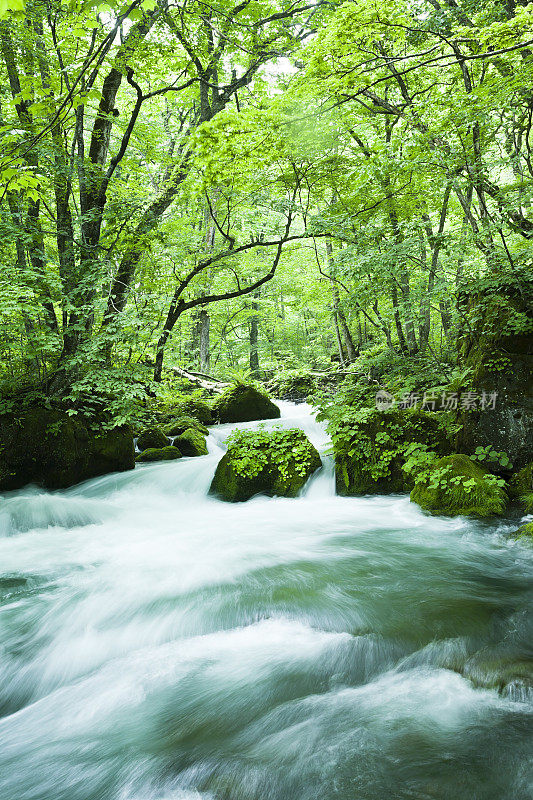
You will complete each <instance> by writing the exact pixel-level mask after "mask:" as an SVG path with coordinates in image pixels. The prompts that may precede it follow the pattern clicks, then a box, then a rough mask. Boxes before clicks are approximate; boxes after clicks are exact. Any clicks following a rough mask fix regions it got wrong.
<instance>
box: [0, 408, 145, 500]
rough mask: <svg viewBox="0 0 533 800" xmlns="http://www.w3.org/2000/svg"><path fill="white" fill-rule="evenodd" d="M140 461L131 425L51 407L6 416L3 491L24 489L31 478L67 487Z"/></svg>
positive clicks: (0, 468) (0, 440) (0, 465)
mask: <svg viewBox="0 0 533 800" xmlns="http://www.w3.org/2000/svg"><path fill="white" fill-rule="evenodd" d="M134 466H135V453H134V448H133V434H132V431H131V428H130V427H129V426H128V425H121V426H120V427H117V428H114V429H113V430H104V429H103V428H102V427H100V428H98V427H97V426H96V425H95V422H94V420H93V421H91V423H89V421H87V420H85V419H84V418H82V417H78V416H69V415H68V414H67V413H66V412H65V411H61V410H59V409H47V408H31V409H27V410H24V411H21V412H17V413H14V412H11V413H9V414H4V415H2V416H1V417H0V490H4V491H5V490H11V489H20V488H21V487H22V486H26V485H27V484H28V483H36V484H38V485H40V486H44V487H46V488H48V489H63V488H66V487H67V486H72V485H73V484H75V483H79V482H80V481H83V480H86V479H87V478H92V477H95V476H97V475H105V474H106V473H108V472H122V471H124V470H129V469H133V468H134Z"/></svg>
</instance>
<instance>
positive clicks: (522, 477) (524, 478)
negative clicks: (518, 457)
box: [509, 461, 533, 514]
mask: <svg viewBox="0 0 533 800" xmlns="http://www.w3.org/2000/svg"><path fill="white" fill-rule="evenodd" d="M509 488H510V491H511V495H512V496H513V497H516V498H517V499H518V501H519V502H520V503H521V505H522V506H523V507H524V509H525V511H526V512H527V513H528V514H533V461H532V462H531V463H530V464H527V465H526V466H525V467H523V468H522V469H521V470H519V471H518V472H515V473H514V475H512V477H511V480H510V481H509Z"/></svg>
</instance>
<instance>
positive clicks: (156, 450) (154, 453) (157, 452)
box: [135, 444, 182, 462]
mask: <svg viewBox="0 0 533 800" xmlns="http://www.w3.org/2000/svg"><path fill="white" fill-rule="evenodd" d="M181 456H182V454H181V452H180V450H179V449H178V448H177V447H173V446H172V445H170V444H169V445H167V446H166V447H148V448H147V449H146V450H143V451H142V453H139V455H138V456H137V458H136V459H135V461H141V462H142V461H174V459H176V458H181Z"/></svg>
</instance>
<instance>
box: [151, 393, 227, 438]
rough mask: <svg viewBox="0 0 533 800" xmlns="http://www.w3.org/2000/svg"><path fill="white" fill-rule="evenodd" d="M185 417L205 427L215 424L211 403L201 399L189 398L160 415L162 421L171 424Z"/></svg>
mask: <svg viewBox="0 0 533 800" xmlns="http://www.w3.org/2000/svg"><path fill="white" fill-rule="evenodd" d="M184 416H186V417H191V418H193V419H194V420H196V421H197V422H201V423H202V424H203V425H212V424H213V422H214V419H213V413H212V411H211V405H210V403H208V402H207V400H203V399H202V398H201V397H189V398H187V399H185V400H179V401H178V402H177V403H176V404H175V405H173V406H171V407H170V409H168V411H166V412H165V413H164V414H162V415H160V419H161V420H162V421H164V422H166V423H167V424H169V423H172V422H173V421H174V420H175V419H178V418H179V417H184ZM171 435H172V434H171Z"/></svg>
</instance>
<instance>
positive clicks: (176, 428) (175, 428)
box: [165, 414, 209, 436]
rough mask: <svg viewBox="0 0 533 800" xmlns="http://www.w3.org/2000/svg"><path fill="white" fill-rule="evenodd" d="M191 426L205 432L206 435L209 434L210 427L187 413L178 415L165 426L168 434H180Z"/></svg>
mask: <svg viewBox="0 0 533 800" xmlns="http://www.w3.org/2000/svg"><path fill="white" fill-rule="evenodd" d="M191 428H192V429H193V430H196V431H198V432H199V433H201V434H203V435H204V436H207V435H208V433H209V430H208V428H207V427H206V426H205V425H204V424H203V423H202V422H200V420H198V419H195V417H191V416H188V415H186V414H183V415H182V416H180V417H177V418H176V419H175V420H173V421H172V422H171V423H170V425H167V427H166V428H165V433H166V434H167V436H180V435H181V434H182V433H184V432H185V431H186V430H189V429H191Z"/></svg>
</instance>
